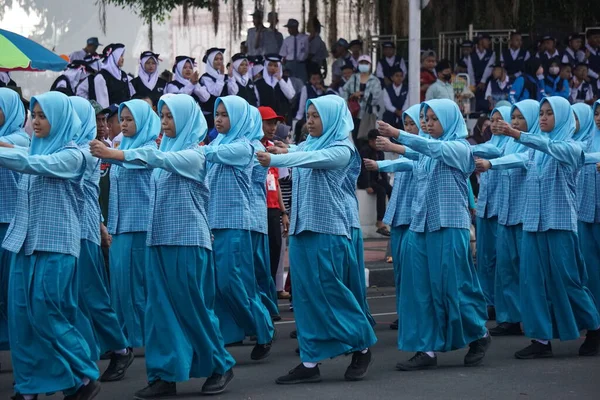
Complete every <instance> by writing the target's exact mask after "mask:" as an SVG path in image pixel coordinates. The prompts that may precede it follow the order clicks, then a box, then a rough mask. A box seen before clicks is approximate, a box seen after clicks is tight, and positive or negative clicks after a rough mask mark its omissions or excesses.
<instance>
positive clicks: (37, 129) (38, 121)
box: [31, 103, 51, 139]
mask: <svg viewBox="0 0 600 400" xmlns="http://www.w3.org/2000/svg"><path fill="white" fill-rule="evenodd" d="M31 116H32V117H33V121H32V125H33V133H34V134H35V137H36V138H39V139H42V138H45V137H48V135H50V128H51V127H50V122H49V121H48V119H47V118H46V114H44V111H43V110H42V107H40V105H39V103H35V106H33V113H32V115H31Z"/></svg>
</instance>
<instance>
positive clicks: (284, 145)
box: [273, 140, 290, 149]
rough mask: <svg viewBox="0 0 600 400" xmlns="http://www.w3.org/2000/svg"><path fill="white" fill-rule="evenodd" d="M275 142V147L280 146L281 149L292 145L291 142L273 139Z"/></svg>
mask: <svg viewBox="0 0 600 400" xmlns="http://www.w3.org/2000/svg"><path fill="white" fill-rule="evenodd" d="M273 144H274V145H275V147H279V148H281V149H287V148H289V147H290V145H289V144H287V143H284V142H282V141H281V140H273Z"/></svg>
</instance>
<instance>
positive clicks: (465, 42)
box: [460, 40, 473, 49]
mask: <svg viewBox="0 0 600 400" xmlns="http://www.w3.org/2000/svg"><path fill="white" fill-rule="evenodd" d="M460 47H461V48H463V49H470V48H472V47H473V42H471V41H470V40H463V42H462V43H461V44H460Z"/></svg>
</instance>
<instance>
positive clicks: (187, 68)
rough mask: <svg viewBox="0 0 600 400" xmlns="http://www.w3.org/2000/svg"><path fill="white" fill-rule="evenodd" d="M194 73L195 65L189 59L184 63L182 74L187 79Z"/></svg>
mask: <svg viewBox="0 0 600 400" xmlns="http://www.w3.org/2000/svg"><path fill="white" fill-rule="evenodd" d="M193 73H194V66H193V65H192V63H191V62H189V61H187V62H186V63H185V64H184V65H183V70H182V71H181V75H182V76H183V77H184V78H185V79H190V78H191V77H192V74H193Z"/></svg>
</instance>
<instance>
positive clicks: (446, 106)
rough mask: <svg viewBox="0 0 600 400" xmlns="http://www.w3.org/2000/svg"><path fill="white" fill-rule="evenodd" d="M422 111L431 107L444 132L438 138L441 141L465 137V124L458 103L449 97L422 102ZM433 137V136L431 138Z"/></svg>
mask: <svg viewBox="0 0 600 400" xmlns="http://www.w3.org/2000/svg"><path fill="white" fill-rule="evenodd" d="M421 107H422V109H423V113H424V114H425V115H427V110H429V109H430V108H431V110H432V111H433V112H434V114H435V115H436V116H437V118H438V120H439V121H440V124H441V125H442V129H443V130H444V133H443V134H442V136H440V137H439V138H438V139H434V140H441V141H445V142H447V141H451V140H459V139H464V138H466V137H467V133H468V132H467V125H466V124H465V120H464V118H463V116H462V114H461V112H460V109H459V108H458V105H457V104H456V103H455V102H453V101H452V100H449V99H436V100H429V101H426V102H424V103H422V106H421ZM432 139H433V138H432Z"/></svg>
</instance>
